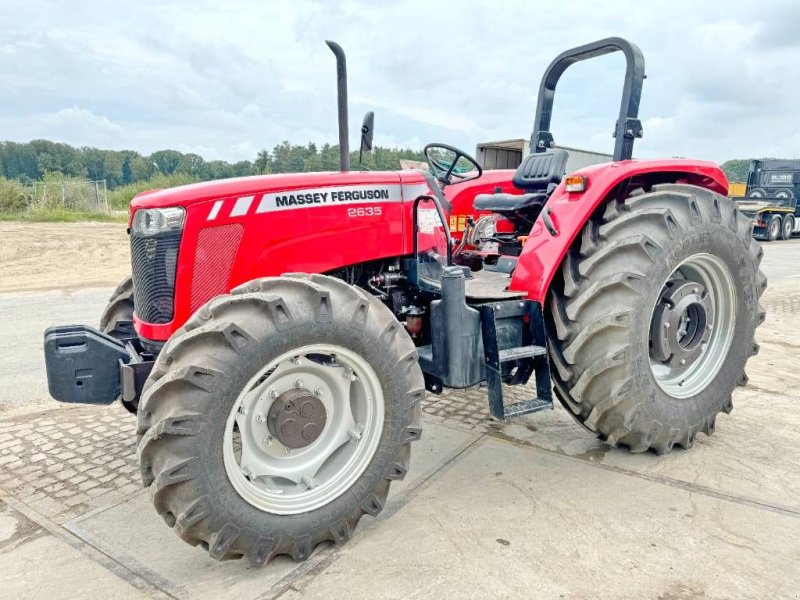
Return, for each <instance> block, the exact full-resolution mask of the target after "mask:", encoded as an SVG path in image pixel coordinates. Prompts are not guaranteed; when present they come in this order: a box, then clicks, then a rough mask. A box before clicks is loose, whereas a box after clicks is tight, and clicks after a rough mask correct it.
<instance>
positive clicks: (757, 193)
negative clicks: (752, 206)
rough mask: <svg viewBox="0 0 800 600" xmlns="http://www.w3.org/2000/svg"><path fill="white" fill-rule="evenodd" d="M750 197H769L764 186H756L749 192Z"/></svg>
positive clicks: (755, 198) (754, 198) (758, 198)
mask: <svg viewBox="0 0 800 600" xmlns="http://www.w3.org/2000/svg"><path fill="white" fill-rule="evenodd" d="M747 197H748V198H752V199H753V200H760V199H761V198H766V197H767V192H766V190H765V189H764V188H755V189H753V190H750V193H749V194H747Z"/></svg>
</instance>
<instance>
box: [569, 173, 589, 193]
mask: <svg viewBox="0 0 800 600" xmlns="http://www.w3.org/2000/svg"><path fill="white" fill-rule="evenodd" d="M587 183H588V181H587V179H586V175H570V176H569V177H567V178H566V179H565V180H564V187H566V189H567V191H568V192H583V191H586V184H587Z"/></svg>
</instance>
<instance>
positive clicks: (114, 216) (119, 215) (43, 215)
mask: <svg viewBox="0 0 800 600" xmlns="http://www.w3.org/2000/svg"><path fill="white" fill-rule="evenodd" d="M0 221H25V222H29V223H36V222H38V223H78V222H80V221H97V222H100V223H127V222H128V213H125V212H111V213H90V212H75V211H69V210H37V211H25V212H0Z"/></svg>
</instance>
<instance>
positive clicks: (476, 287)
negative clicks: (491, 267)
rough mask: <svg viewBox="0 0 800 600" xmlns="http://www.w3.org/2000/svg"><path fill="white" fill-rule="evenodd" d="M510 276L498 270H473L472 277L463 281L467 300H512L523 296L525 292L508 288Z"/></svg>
mask: <svg viewBox="0 0 800 600" xmlns="http://www.w3.org/2000/svg"><path fill="white" fill-rule="evenodd" d="M510 283H511V276H510V275H509V274H508V273H502V272H499V271H487V270H482V271H475V272H474V273H472V278H471V279H467V280H466V282H465V283H464V290H465V293H466V296H467V300H478V301H480V300H513V299H514V298H525V297H526V296H527V294H526V293H525V292H513V291H510V290H509V289H508V286H509V284H510Z"/></svg>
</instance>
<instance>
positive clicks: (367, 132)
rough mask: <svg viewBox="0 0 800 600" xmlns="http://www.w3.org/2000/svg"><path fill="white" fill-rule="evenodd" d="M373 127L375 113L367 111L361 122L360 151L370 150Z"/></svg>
mask: <svg viewBox="0 0 800 600" xmlns="http://www.w3.org/2000/svg"><path fill="white" fill-rule="evenodd" d="M374 127H375V113H374V112H372V111H369V112H368V113H367V114H365V115H364V120H363V121H362V122H361V151H362V152H364V151H365V150H366V151H367V152H369V151H370V150H372V130H373V128H374Z"/></svg>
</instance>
